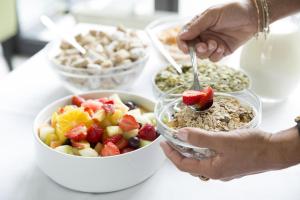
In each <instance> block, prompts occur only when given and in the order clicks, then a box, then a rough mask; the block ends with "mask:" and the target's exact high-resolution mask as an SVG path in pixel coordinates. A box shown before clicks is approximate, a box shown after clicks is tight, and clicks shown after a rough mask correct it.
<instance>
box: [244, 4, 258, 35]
mask: <svg viewBox="0 0 300 200" xmlns="http://www.w3.org/2000/svg"><path fill="white" fill-rule="evenodd" d="M244 6H245V8H246V10H247V15H248V17H249V21H250V23H249V26H250V27H252V29H253V30H254V31H253V32H254V34H256V33H258V32H259V21H260V16H259V13H258V10H257V7H256V5H255V3H254V1H253V0H246V1H244Z"/></svg>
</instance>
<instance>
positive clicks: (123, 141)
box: [116, 137, 128, 150]
mask: <svg viewBox="0 0 300 200" xmlns="http://www.w3.org/2000/svg"><path fill="white" fill-rule="evenodd" d="M116 145H117V147H118V148H119V149H121V150H122V149H124V148H125V147H127V146H128V141H127V140H126V139H125V138H124V137H122V138H121V140H120V141H119V142H117V143H116Z"/></svg>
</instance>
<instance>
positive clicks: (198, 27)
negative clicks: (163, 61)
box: [177, 0, 300, 61]
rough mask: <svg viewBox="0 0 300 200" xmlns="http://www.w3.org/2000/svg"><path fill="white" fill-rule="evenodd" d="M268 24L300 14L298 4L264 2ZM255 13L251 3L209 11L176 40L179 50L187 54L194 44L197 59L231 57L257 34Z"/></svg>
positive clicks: (247, 0)
mask: <svg viewBox="0 0 300 200" xmlns="http://www.w3.org/2000/svg"><path fill="white" fill-rule="evenodd" d="M267 2H268V5H269V14H270V22H271V23H272V22H274V21H276V20H278V19H281V18H283V17H286V16H288V15H291V14H294V13H296V12H298V11H300V1H299V0H284V1H282V0H267ZM258 18H259V16H258V13H257V9H256V6H255V4H254V3H253V1H252V0H244V1H236V2H231V3H226V4H222V5H217V6H214V7H211V8H209V9H207V10H206V11H204V12H203V13H201V14H200V15H198V16H196V17H195V18H194V19H193V20H191V22H189V23H188V24H187V25H186V26H185V28H184V29H183V30H182V32H181V33H179V35H178V37H177V43H178V47H179V48H180V49H181V50H182V51H183V52H184V53H188V47H187V43H188V42H189V41H196V44H195V46H196V51H197V56H198V57H200V58H209V59H210V60H212V61H218V60H220V59H222V58H223V57H224V56H227V55H229V54H231V53H233V52H234V51H235V50H236V49H237V48H238V47H240V46H241V45H242V44H244V43H245V42H246V41H248V40H249V39H250V38H252V37H253V36H254V35H255V34H256V33H257V32H258V31H259V30H258Z"/></svg>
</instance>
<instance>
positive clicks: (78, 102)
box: [72, 96, 85, 107]
mask: <svg viewBox="0 0 300 200" xmlns="http://www.w3.org/2000/svg"><path fill="white" fill-rule="evenodd" d="M83 102H85V100H84V98H82V97H79V96H73V97H72V104H73V105H75V106H78V107H80V106H81V104H82V103H83Z"/></svg>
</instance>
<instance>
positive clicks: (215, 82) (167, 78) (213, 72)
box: [155, 60, 250, 94]
mask: <svg viewBox="0 0 300 200" xmlns="http://www.w3.org/2000/svg"><path fill="white" fill-rule="evenodd" d="M198 69H199V79H200V81H201V84H202V86H203V87H206V86H211V87H212V88H213V89H214V90H215V91H216V92H237V91H242V90H244V89H246V88H249V86H250V80H249V77H248V76H247V75H246V74H244V73H243V72H241V71H239V70H236V69H233V68H231V67H228V66H225V65H219V64H215V63H212V62H210V61H207V60H204V61H201V62H200V63H199V66H198ZM182 71H183V73H182V74H178V73H177V71H176V70H175V69H174V68H173V67H172V66H168V67H167V68H165V69H163V70H161V71H160V72H159V73H158V74H157V75H156V77H155V84H156V86H157V87H158V89H160V90H161V91H162V92H168V91H170V90H171V89H173V90H172V93H174V94H180V93H182V92H183V91H185V90H186V89H188V88H190V87H191V86H192V81H193V72H192V68H191V66H190V65H183V67H182ZM174 88H177V89H174Z"/></svg>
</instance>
